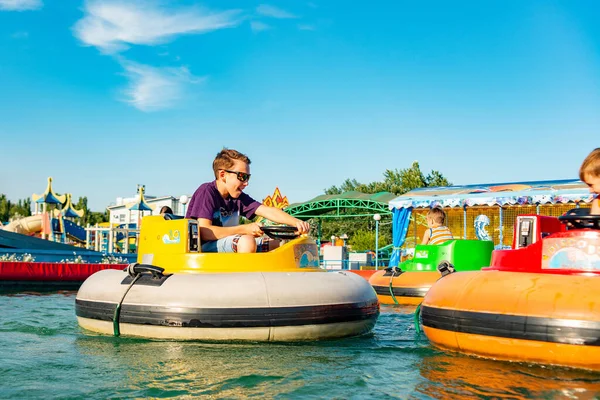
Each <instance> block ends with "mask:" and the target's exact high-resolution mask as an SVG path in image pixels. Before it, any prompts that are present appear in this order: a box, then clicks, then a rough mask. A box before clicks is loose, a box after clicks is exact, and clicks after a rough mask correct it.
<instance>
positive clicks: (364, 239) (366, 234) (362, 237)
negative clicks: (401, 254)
mask: <svg viewBox="0 0 600 400" xmlns="http://www.w3.org/2000/svg"><path fill="white" fill-rule="evenodd" d="M380 228H381V226H380ZM391 242H392V236H391V231H389V230H387V229H384V230H381V229H380V230H379V247H380V248H381V247H383V246H382V243H383V245H386V244H389V243H391ZM348 243H349V244H350V246H352V250H353V251H365V250H375V235H374V232H373V231H370V230H369V231H368V230H363V229H359V230H358V231H356V232H354V233H352V236H350V237H349V238H348Z"/></svg>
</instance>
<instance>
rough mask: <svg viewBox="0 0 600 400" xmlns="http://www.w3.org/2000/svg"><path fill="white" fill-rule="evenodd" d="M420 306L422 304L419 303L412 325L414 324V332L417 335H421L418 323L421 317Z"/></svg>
mask: <svg viewBox="0 0 600 400" xmlns="http://www.w3.org/2000/svg"><path fill="white" fill-rule="evenodd" d="M421 304H423V303H419V305H418V306H417V309H416V310H415V319H414V323H415V332H417V334H420V333H421V323H420V321H419V318H420V317H421Z"/></svg>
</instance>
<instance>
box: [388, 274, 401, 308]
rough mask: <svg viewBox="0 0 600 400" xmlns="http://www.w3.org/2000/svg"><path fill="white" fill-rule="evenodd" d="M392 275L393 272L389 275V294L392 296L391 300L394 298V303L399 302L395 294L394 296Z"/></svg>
mask: <svg viewBox="0 0 600 400" xmlns="http://www.w3.org/2000/svg"><path fill="white" fill-rule="evenodd" d="M394 276H395V274H392V275H390V295H391V296H392V300H394V304H400V303H398V300H396V296H394V288H393V285H392V281H393V280H394Z"/></svg>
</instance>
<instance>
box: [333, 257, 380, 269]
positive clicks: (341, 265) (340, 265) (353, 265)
mask: <svg viewBox="0 0 600 400" xmlns="http://www.w3.org/2000/svg"><path fill="white" fill-rule="evenodd" d="M389 262H390V259H389V258H380V259H379V263H378V268H377V269H383V268H386V267H387V266H388V263H389ZM321 267H322V268H325V269H351V270H368V269H375V261H372V262H371V263H370V264H364V263H361V262H360V261H350V260H321Z"/></svg>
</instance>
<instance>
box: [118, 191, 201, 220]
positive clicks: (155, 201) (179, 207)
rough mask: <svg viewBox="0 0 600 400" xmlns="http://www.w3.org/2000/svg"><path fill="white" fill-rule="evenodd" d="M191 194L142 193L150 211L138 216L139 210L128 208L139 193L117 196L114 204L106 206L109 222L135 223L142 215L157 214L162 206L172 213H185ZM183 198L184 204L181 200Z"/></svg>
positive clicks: (136, 200) (137, 198)
mask: <svg viewBox="0 0 600 400" xmlns="http://www.w3.org/2000/svg"><path fill="white" fill-rule="evenodd" d="M190 198H191V196H189V195H183V196H179V197H173V196H162V197H156V196H148V195H144V200H145V201H146V203H147V204H148V205H149V206H150V207H151V208H152V212H150V211H141V213H142V215H141V216H140V215H139V213H140V211H137V210H130V208H131V207H132V206H133V205H134V204H135V203H137V202H138V201H139V199H140V197H139V195H137V196H134V197H117V201H116V203H115V204H114V205H110V206H108V207H107V209H108V211H109V213H110V223H111V224H125V223H130V224H135V223H137V222H138V218H140V217H144V216H147V215H158V214H159V213H160V209H161V208H162V207H163V206H169V207H171V210H173V213H174V214H175V215H185V212H186V211H187V208H186V207H187V203H188V201H189V199H190ZM181 200H184V202H185V204H184V203H182V202H181Z"/></svg>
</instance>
